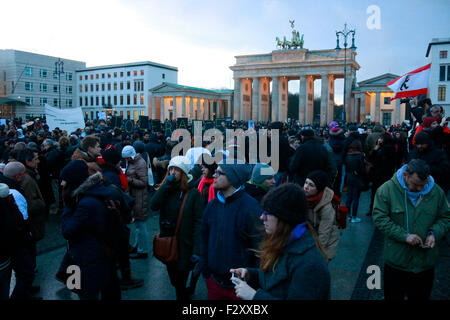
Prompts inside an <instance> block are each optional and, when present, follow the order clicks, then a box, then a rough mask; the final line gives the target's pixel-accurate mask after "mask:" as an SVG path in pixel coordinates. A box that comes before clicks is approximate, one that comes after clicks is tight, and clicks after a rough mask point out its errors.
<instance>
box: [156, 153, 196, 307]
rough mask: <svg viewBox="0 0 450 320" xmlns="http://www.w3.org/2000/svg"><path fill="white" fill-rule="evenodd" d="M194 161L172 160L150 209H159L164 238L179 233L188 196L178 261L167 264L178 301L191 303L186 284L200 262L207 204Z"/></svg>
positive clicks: (161, 230)
mask: <svg viewBox="0 0 450 320" xmlns="http://www.w3.org/2000/svg"><path fill="white" fill-rule="evenodd" d="M189 168H190V161H189V159H188V158H186V157H184V156H177V157H174V158H172V159H171V160H170V162H169V166H168V170H167V173H166V176H165V177H164V179H163V181H162V183H161V184H160V185H159V186H158V187H157V188H156V192H155V194H154V195H153V197H152V199H151V201H150V208H151V209H152V210H154V211H157V210H159V212H160V215H159V227H160V237H171V236H174V234H175V229H176V225H177V220H178V216H179V214H180V210H181V207H182V204H183V200H184V198H185V197H186V201H185V204H184V209H183V212H182V216H181V221H180V227H179V230H178V234H177V240H178V261H177V262H172V263H167V264H166V267H167V272H168V273H169V277H170V283H171V284H172V286H174V287H175V290H176V294H177V300H189V299H190V295H189V293H188V291H187V290H186V281H187V278H188V275H189V271H190V270H191V267H192V265H193V264H194V263H195V262H197V261H198V260H199V255H200V227H201V222H202V213H203V204H202V199H201V195H200V192H199V191H198V189H197V188H196V187H195V185H194V184H192V183H190V182H191V181H192V176H191V175H190V174H189Z"/></svg>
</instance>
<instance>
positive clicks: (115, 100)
mask: <svg viewBox="0 0 450 320" xmlns="http://www.w3.org/2000/svg"><path fill="white" fill-rule="evenodd" d="M114 105H115V106H116V105H117V96H114Z"/></svg>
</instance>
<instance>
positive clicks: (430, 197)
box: [372, 168, 450, 273]
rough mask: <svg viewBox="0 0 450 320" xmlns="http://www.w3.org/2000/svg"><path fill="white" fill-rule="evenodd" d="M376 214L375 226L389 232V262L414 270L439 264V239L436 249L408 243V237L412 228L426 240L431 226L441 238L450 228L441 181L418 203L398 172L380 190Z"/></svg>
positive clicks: (386, 245)
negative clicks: (408, 193)
mask: <svg viewBox="0 0 450 320" xmlns="http://www.w3.org/2000/svg"><path fill="white" fill-rule="evenodd" d="M400 170H402V168H401V169H399V171H400ZM403 170H404V169H403ZM372 218H373V222H374V224H375V226H376V227H377V228H378V229H379V230H380V231H381V232H383V233H384V236H385V237H384V253H383V257H384V262H385V263H386V264H388V265H389V266H391V267H393V268H396V269H399V270H402V271H407V272H414V273H419V272H422V271H425V270H429V269H431V268H433V267H434V266H435V265H436V263H437V260H438V258H439V249H438V247H439V245H438V243H436V245H435V247H434V248H433V249H422V248H420V247H416V246H411V245H409V244H407V243H406V237H407V233H408V232H409V233H410V234H417V235H418V236H419V237H421V238H422V241H423V242H425V239H426V237H427V233H428V231H429V230H430V229H431V230H433V232H434V235H435V240H436V242H438V241H439V240H441V239H442V238H443V237H444V236H445V234H446V233H447V232H448V231H449V229H450V208H449V204H448V201H447V199H446V196H445V194H444V192H443V191H442V189H441V188H440V187H439V186H438V185H437V184H434V186H432V188H431V190H430V191H429V192H428V193H426V194H424V195H422V196H421V199H420V200H419V202H418V204H417V207H415V206H414V205H413V203H412V202H411V200H410V199H409V198H408V196H407V193H406V190H405V189H404V188H403V187H402V186H401V184H400V182H399V181H398V177H397V173H395V174H394V176H393V177H392V178H391V179H390V180H389V181H387V182H385V183H384V184H383V185H382V186H381V187H380V188H379V189H378V190H377V193H376V194H375V201H374V206H373V216H372Z"/></svg>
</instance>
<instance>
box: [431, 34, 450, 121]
mask: <svg viewBox="0 0 450 320" xmlns="http://www.w3.org/2000/svg"><path fill="white" fill-rule="evenodd" d="M449 53H450V38H434V39H432V40H431V42H430V43H429V44H428V49H427V53H426V55H425V56H426V57H427V58H428V62H429V63H431V68H430V81H429V84H428V96H429V98H430V99H431V102H432V103H434V104H440V105H441V106H443V107H444V109H445V114H446V115H449V114H450V93H449V92H447V89H449V90H450V56H449Z"/></svg>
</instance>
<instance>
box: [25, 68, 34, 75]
mask: <svg viewBox="0 0 450 320" xmlns="http://www.w3.org/2000/svg"><path fill="white" fill-rule="evenodd" d="M25 75H26V76H27V77H32V76H33V68H32V67H25Z"/></svg>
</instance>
